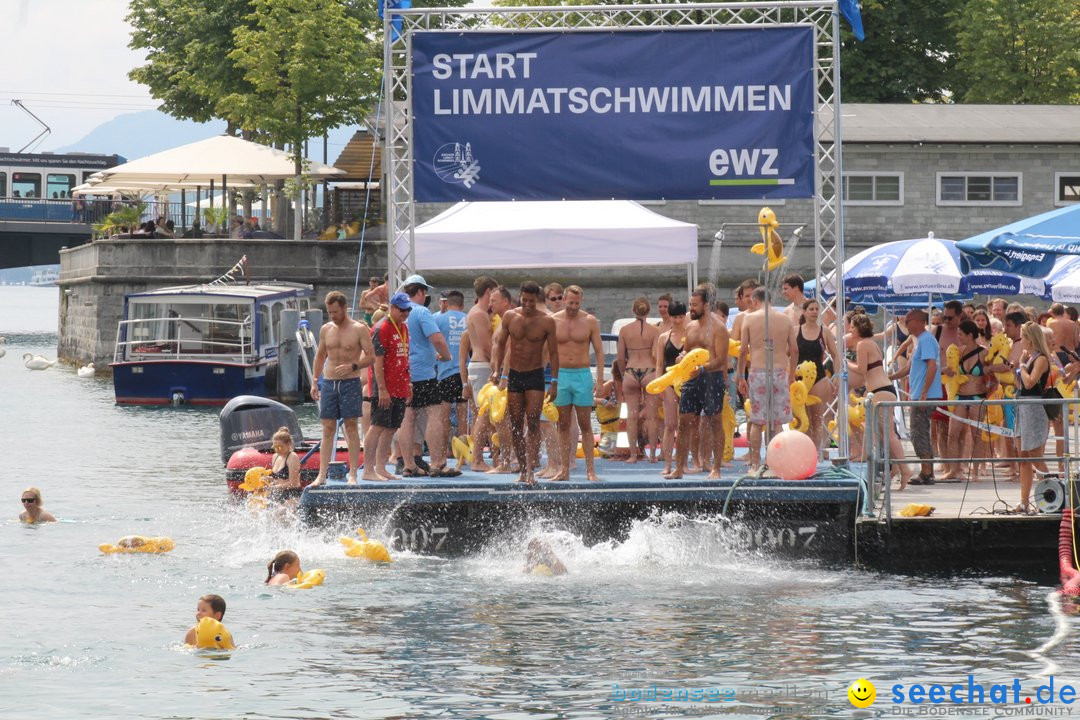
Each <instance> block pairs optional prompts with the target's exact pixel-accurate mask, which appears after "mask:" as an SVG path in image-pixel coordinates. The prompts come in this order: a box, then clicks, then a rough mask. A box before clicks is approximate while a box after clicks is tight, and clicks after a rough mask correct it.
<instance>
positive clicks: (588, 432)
mask: <svg viewBox="0 0 1080 720" xmlns="http://www.w3.org/2000/svg"><path fill="white" fill-rule="evenodd" d="M563 299H564V306H565V307H564V308H563V309H562V310H561V311H560V312H557V313H555V315H554V320H555V337H556V339H557V341H558V344H559V357H558V362H557V363H556V362H552V368H559V370H558V372H556V371H555V370H554V369H553V370H552V374H553V377H554V378H555V379H554V380H552V383H553V384H554V383H556V382H557V383H558V389H559V392H558V394H557V395H556V397H555V407H557V408H559V445H560V447H561V449H562V458H561V460H562V463H561V465H562V467H561V468H560V470H559V473H558V474H557V475H555V477H553V478H552V480H569V479H570V459H571V458H572V457H573V455H574V450H575V449H576V448H572V447H571V444H572V443H571V440H570V426H571V423H572V422H573V420H574V418H573V416H574V415H576V416H577V422H578V427H579V428H580V429H581V447H582V450H584V452H585V475H586V477H588V478H589V480H591V481H593V482H596V481H598V480H599V479H600V478H599V477H598V476H597V474H596V458H594V457H593V431H592V409H593V405H594V404H595V402H596V400H595V399H594V398H595V397H596V396H597V395H599V394H600V388H602V387H603V386H604V344H603V342H602V341H601V340H600V323H599V322H598V321H597V320H596V318H595V317H593V316H592V315H590V314H589V313H587V312H583V311H582V310H581V301H582V300H584V299H585V292H584V291H583V290H582V289H581V288H580V287H578V286H577V285H571V286H569V287H568V288H566V290H565V291H564V293H563ZM590 345H592V349H593V353H595V356H596V381H595V383H594V382H593V377H592V372H591V371H590V370H589V346H590Z"/></svg>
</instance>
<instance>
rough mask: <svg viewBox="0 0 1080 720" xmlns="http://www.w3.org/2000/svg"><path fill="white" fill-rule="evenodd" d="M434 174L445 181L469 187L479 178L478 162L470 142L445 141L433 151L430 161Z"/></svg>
mask: <svg viewBox="0 0 1080 720" xmlns="http://www.w3.org/2000/svg"><path fill="white" fill-rule="evenodd" d="M431 168H432V169H433V170H434V171H435V175H436V176H437V177H438V178H439V179H440V180H442V181H443V182H447V183H461V184H462V185H464V186H465V187H467V188H471V187H472V186H473V185H475V184H476V182H477V180H479V179H480V163H479V162H478V161H477V159H476V157H475V156H474V155H473V150H472V143H470V142H465V143H460V142H453V143H446V144H445V145H442V146H440V147H439V149H438V150H436V151H435V157H434V159H433V160H432V161H431Z"/></svg>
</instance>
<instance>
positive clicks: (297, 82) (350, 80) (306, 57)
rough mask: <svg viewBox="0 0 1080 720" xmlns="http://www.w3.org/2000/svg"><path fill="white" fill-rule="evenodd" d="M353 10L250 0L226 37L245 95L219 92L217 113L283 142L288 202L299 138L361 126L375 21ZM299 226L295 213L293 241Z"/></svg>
mask: <svg viewBox="0 0 1080 720" xmlns="http://www.w3.org/2000/svg"><path fill="white" fill-rule="evenodd" d="M352 10H354V11H350V8H349V7H348V6H346V4H345V3H343V2H341V0H251V13H250V14H249V15H248V16H247V18H246V20H247V23H248V24H244V25H240V26H238V27H237V28H236V29H235V30H234V32H233V37H234V45H235V48H234V49H233V50H232V51H231V52H229V53H228V57H229V60H231V61H232V62H234V63H236V65H237V67H239V68H240V69H242V70H243V72H244V79H245V80H246V81H247V83H248V84H249V86H250V90H247V91H239V92H233V93H230V94H228V95H226V96H225V97H223V98H221V100H220V101H219V102H218V105H217V108H218V110H219V111H220V112H221V113H222V114H223V116H224V117H226V118H228V119H229V120H232V121H233V122H235V123H236V124H237V125H238V126H239V127H241V128H244V129H250V130H258V131H259V132H260V133H262V134H264V135H265V136H266V137H267V139H269V140H270V141H271V142H274V143H285V144H287V145H288V147H289V152H290V154H291V155H292V158H293V162H294V163H295V170H296V182H295V186H294V188H293V191H294V198H295V197H297V196H298V193H299V192H300V190H301V188H302V186H303V147H304V141H305V140H306V139H307V138H309V137H317V136H319V135H322V134H323V133H324V132H326V131H328V130H330V129H332V128H336V127H339V126H342V125H352V124H356V123H359V122H362V120H363V116H364V112H365V111H366V110H368V109H369V108H371V107H373V106H374V104H375V100H376V97H377V92H378V87H379V85H378V81H379V73H380V69H381V62H382V53H381V45H380V42H379V40H380V38H379V37H377V36H374V35H372V34H370V33H368V32H366V28H365V25H366V26H367V27H371V26H372V25H373V24H374V23H375V22H376V20H377V18H375V17H374V9H373V8H369V9H368V10H367V13H368V14H369V16H368V17H364V16H363V14H362V11H360V12H355V10H356V8H355V7H354V8H352ZM362 20H366V22H363V21H362ZM300 225H301V219H300V217H299V213H297V217H296V221H295V224H294V229H295V230H296V235H297V237H299V234H300Z"/></svg>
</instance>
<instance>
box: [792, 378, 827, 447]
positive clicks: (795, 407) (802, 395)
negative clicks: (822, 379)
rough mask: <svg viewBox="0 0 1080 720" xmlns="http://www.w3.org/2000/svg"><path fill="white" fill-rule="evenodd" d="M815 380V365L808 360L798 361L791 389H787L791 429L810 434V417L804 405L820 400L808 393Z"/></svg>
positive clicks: (815, 403) (816, 402)
mask: <svg viewBox="0 0 1080 720" xmlns="http://www.w3.org/2000/svg"><path fill="white" fill-rule="evenodd" d="M816 382H817V366H816V365H814V363H813V362H811V361H809V360H806V361H804V362H801V363H799V365H798V366H797V367H796V368H795V382H793V383H791V389H790V390H789V393H790V396H791V414H792V419H791V423H790V427H791V429H792V430H798V431H799V432H803V433H806V434H808V435H809V434H810V418H809V416H808V415H807V414H806V407H807V406H808V405H817V404H818V403H819V402H821V398H819V397H817V396H815V395H811V394H810V388H812V387H814V383H816Z"/></svg>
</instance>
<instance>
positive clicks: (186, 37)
mask: <svg viewBox="0 0 1080 720" xmlns="http://www.w3.org/2000/svg"><path fill="white" fill-rule="evenodd" d="M249 4H250V3H249V0H131V5H130V6H129V10H128V15H127V21H128V23H129V24H130V25H131V27H132V31H131V42H130V43H129V47H131V48H132V49H135V50H145V51H146V64H144V65H141V66H140V67H137V68H135V69H133V70H132V71H131V72H129V73H128V77H130V78H131V79H132V80H134V81H135V82H138V83H142V84H143V85H146V86H147V87H148V88H149V89H150V94H151V95H152V96H153V97H155V98H157V99H158V100H161V101H162V102H161V109H162V110H163V111H165V112H167V113H168V114H170V115H172V116H173V117H177V118H182V119H189V120H195V121H196V122H206V121H208V120H212V119H214V118H222V117H223V116H222V115H221V114H220V113H219V111H218V108H217V105H218V102H219V100H220V99H221V98H222V97H224V96H225V95H227V94H229V93H233V92H238V91H242V90H243V89H244V88H245V87H246V84H247V83H246V81H245V80H244V75H243V71H242V70H241V69H239V68H238V67H237V66H236V64H235V63H234V62H233V61H232V60H230V59H229V57H228V52H229V51H230V50H231V49H232V47H233V30H234V28H236V27H237V26H240V25H242V24H243V23H244V22H245V18H246V17H247V16H248V14H249V13H250V8H249ZM232 130H233V128H232V127H230V132H232Z"/></svg>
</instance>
